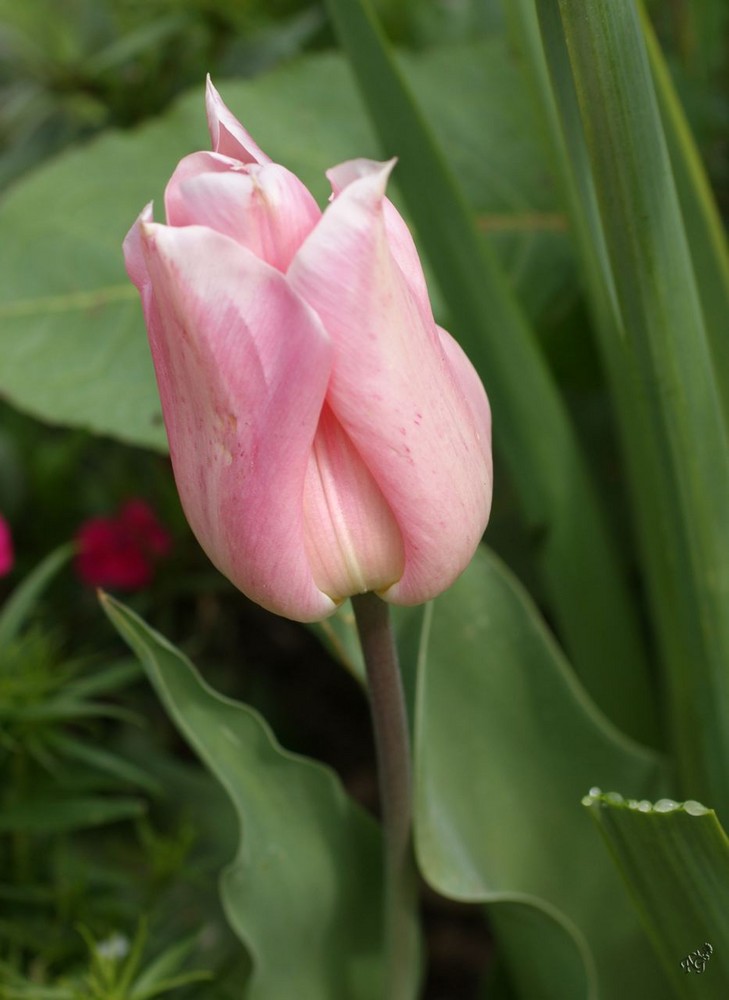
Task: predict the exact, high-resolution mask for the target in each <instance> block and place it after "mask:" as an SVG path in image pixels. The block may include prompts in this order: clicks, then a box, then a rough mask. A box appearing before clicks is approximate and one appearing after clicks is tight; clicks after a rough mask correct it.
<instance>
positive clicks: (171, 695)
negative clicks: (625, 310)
mask: <svg viewBox="0 0 729 1000" xmlns="http://www.w3.org/2000/svg"><path fill="white" fill-rule="evenodd" d="M102 605H103V607H104V610H105V611H106V613H107V615H108V616H109V618H110V620H111V622H112V623H113V624H114V626H115V627H116V628H117V629H118V631H119V633H120V634H121V635H122V637H123V638H124V639H125V640H126V642H127V643H128V644H129V645H130V646H131V648H132V649H133V650H134V651H135V653H136V654H137V655H138V656H139V658H140V660H141V661H142V663H143V665H144V667H145V670H146V671H147V674H148V676H149V679H150V681H151V682H152V684H153V685H154V687H155V689H156V690H157V693H158V695H159V697H160V699H161V701H162V703H163V704H164V705H165V708H166V709H167V711H168V712H169V714H170V716H171V718H172V719H173V720H174V722H175V724H176V725H177V727H178V728H179V730H180V732H181V733H182V734H183V736H184V737H185V739H186V740H187V741H188V742H189V743H190V745H191V746H192V747H193V749H194V750H195V751H196V753H198V755H199V756H200V757H201V759H202V760H203V761H204V762H205V764H206V765H207V767H208V768H209V769H210V770H211V771H212V773H213V774H214V775H215V776H216V777H217V778H218V780H219V781H220V782H221V784H222V785H223V787H224V788H225V790H226V792H227V793H228V795H229V796H230V799H231V801H232V802H233V804H234V806H235V808H236V811H237V813H238V817H239V820H240V825H241V839H240V845H239V850H238V854H237V857H236V859H235V861H234V862H233V863H232V864H231V865H230V867H229V868H228V869H226V871H225V873H224V875H223V878H222V897H223V903H224V906H225V909H226V913H227V916H228V920H229V922H230V924H231V927H232V928H233V930H234V931H235V932H236V934H237V935H238V937H239V938H240V939H241V941H242V942H243V943H244V944H245V945H246V947H247V948H248V950H249V951H250V954H251V957H252V959H253V965H254V970H253V974H252V978H251V981H250V984H249V986H248V992H247V994H246V995H247V996H250V997H251V1000H278V998H280V997H285V996H291V997H294V996H295V997H297V1000H341V997H343V996H347V997H351V998H352V1000H370V998H371V997H372V996H376V995H377V984H378V981H379V976H380V975H381V965H380V963H381V949H380V943H381V942H380V935H381V925H380V915H381V909H382V901H381V875H382V872H381V856H380V852H381V848H380V840H379V836H378V833H377V828H376V825H375V823H374V821H373V820H372V819H371V818H370V817H369V816H368V815H367V814H366V813H365V812H364V811H363V810H361V809H360V808H359V807H358V806H356V805H355V804H354V803H353V802H352V801H350V800H349V799H348V798H347V797H346V795H345V794H344V792H343V790H342V788H341V786H340V784H339V782H338V780H337V778H336V777H335V776H334V774H333V773H332V772H331V771H330V770H329V769H328V768H326V767H323V766H322V765H320V764H317V763H315V762H313V761H310V760H307V759H305V758H303V757H300V756H297V755H295V754H291V753H288V752H287V751H285V750H283V749H282V748H281V747H280V746H279V745H278V743H277V742H276V740H275V738H274V737H273V734H272V733H271V731H270V729H269V728H268V726H267V725H266V723H265V722H264V720H263V719H262V718H261V717H260V716H259V715H258V714H257V713H256V712H254V711H253V710H252V709H251V708H249V707H248V706H246V705H242V704H239V703H236V702H234V701H231V700H230V699H228V698H224V697H222V696H220V695H218V694H216V693H215V692H214V691H212V690H211V689H210V688H209V687H208V686H207V685H206V684H205V683H204V682H203V681H202V680H201V678H200V676H199V675H198V674H197V672H196V671H195V669H194V668H193V666H192V664H191V663H190V662H189V660H187V659H186V658H185V657H184V656H183V655H182V654H181V653H180V652H179V651H178V650H176V649H175V648H174V647H173V646H172V645H171V644H170V643H169V642H167V640H166V639H164V638H163V637H162V636H160V635H159V634H158V633H157V632H154V631H153V630H152V629H150V628H149V626H147V625H146V624H145V623H144V622H143V621H142V620H141V619H140V618H139V617H138V616H137V615H135V614H134V613H133V612H132V611H130V610H129V609H128V608H126V607H125V606H124V605H123V604H121V603H119V602H118V601H116V600H114V599H113V598H112V597H109V596H108V595H104V596H103V598H102Z"/></svg>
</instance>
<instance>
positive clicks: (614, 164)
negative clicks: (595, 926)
mask: <svg viewBox="0 0 729 1000" xmlns="http://www.w3.org/2000/svg"><path fill="white" fill-rule="evenodd" d="M556 3H557V0H539V4H538V6H539V8H540V10H541V11H543V12H544V13H545V16H546V17H549V18H550V19H551V20H552V21H554V19H555V16H556V10H557V7H556ZM559 11H560V12H561V16H562V23H563V26H564V32H565V36H566V40H567V44H568V48H569V56H570V60H571V66H572V73H573V75H574V81H575V88H576V92H577V98H578V102H579V108H580V113H581V118H582V125H583V128H584V134H585V140H586V145H587V150H588V153H589V159H590V169H591V172H592V177H593V179H594V184H595V191H596V194H597V203H598V206H599V210H600V219H601V224H602V227H603V231H604V234H605V246H606V248H607V254H608V258H609V262H610V269H611V274H612V280H613V282H614V289H615V298H616V302H617V306H618V308H619V313H620V317H621V320H622V330H623V331H624V336H625V340H624V343H623V344H621V345H620V350H621V355H622V359H623V365H624V367H625V370H626V377H628V378H629V379H630V380H631V382H632V389H633V400H632V402H631V403H630V406H631V409H632V410H634V411H635V412H637V413H638V414H639V426H638V435H639V438H640V440H641V454H640V459H641V462H642V466H641V467H638V466H637V465H636V463H633V465H632V468H631V475H632V478H633V480H634V481H633V493H634V497H635V498H636V504H637V507H638V510H639V511H640V527H641V537H642V542H643V555H644V559H645V563H646V570H647V576H648V581H649V589H650V595H649V596H650V598H651V603H652V611H653V616H654V620H655V624H656V626H657V632H658V638H659V641H660V646H661V651H662V654H663V658H664V662H665V664H666V668H667V669H666V673H667V678H668V682H667V686H668V692H669V724H670V729H671V735H672V741H673V743H674V746H675V750H676V760H677V766H678V769H679V774H680V777H681V780H682V788H683V789H684V792H685V794H687V795H692V796H694V795H695V796H697V797H700V798H702V799H703V800H704V801H708V802H709V803H710V804H711V805H713V806H715V807H716V808H717V810H718V811H719V812H720V814H721V812H722V810H725V809H729V715H728V714H727V713H728V711H729V672H728V671H727V669H726V665H727V663H728V662H729V504H727V497H729V436H728V433H727V425H726V423H725V420H724V411H723V407H722V399H721V393H720V391H719V387H718V383H717V376H716V374H715V371H714V368H713V358H712V354H711V350H710V345H709V337H708V334H707V327H706V323H705V320H704V314H703V311H702V305H701V300H700V297H699V294H698V291H697V285H696V281H695V275H694V266H693V262H692V259H691V255H690V246H689V242H688V240H687V237H686V232H685V229H684V224H683V218H682V215H681V206H680V203H679V200H678V196H677V192H676V186H675V182H674V177H673V171H672V167H671V162H670V158H669V153H668V147H667V143H666V141H665V136H664V133H663V129H662V123H661V119H660V114H659V109H658V102H657V99H656V95H655V91H654V88H653V82H652V78H651V71H650V65H649V60H648V56H647V52H646V46H645V41H644V38H643V33H642V29H641V25H640V21H639V18H638V14H637V10H636V7H635V4H634V3H633V0H613V2H611V3H609V4H605V3H602V2H597V0H579V2H577V0H560V2H559ZM549 37H550V38H552V37H554V36H549ZM698 719H700V720H701V724H700V725H699V724H697V720H698Z"/></svg>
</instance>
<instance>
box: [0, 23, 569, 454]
mask: <svg viewBox="0 0 729 1000" xmlns="http://www.w3.org/2000/svg"><path fill="white" fill-rule="evenodd" d="M454 54H457V58H454ZM405 70H406V72H407V73H408V75H409V76H411V77H412V78H413V80H414V81H415V84H416V86H417V88H418V90H419V92H422V94H423V99H424V101H425V103H426V104H427V105H428V106H429V107H432V110H433V115H434V117H435V119H436V120H437V121H438V122H439V123H440V125H441V127H442V129H443V132H444V135H445V136H446V139H447V141H448V142H449V143H450V144H451V145H452V146H453V150H454V154H453V155H454V162H455V163H456V164H457V165H458V168H459V172H460V173H461V175H462V177H463V180H464V184H465V185H466V188H467V190H468V192H469V195H470V196H471V197H472V199H473V203H474V205H475V207H476V208H477V210H478V211H479V213H480V217H481V219H482V222H483V224H484V226H486V227H488V228H493V229H494V230H495V236H494V238H495V239H497V240H498V244H499V247H500V249H501V251H502V252H503V254H504V256H505V260H506V261H507V263H508V265H509V267H510V270H511V272H512V274H513V275H514V277H515V279H516V280H518V282H519V283H520V286H521V287H523V288H524V289H525V290H526V289H530V290H531V301H532V302H533V304H534V305H533V308H534V309H535V310H537V311H538V310H539V308H541V307H543V306H544V305H545V303H546V302H548V301H549V296H550V295H554V293H555V291H557V290H559V288H561V287H563V286H564V283H565V281H566V280H567V278H568V276H569V274H570V268H571V265H570V263H569V260H568V257H567V256H566V255H565V253H564V252H563V251H560V246H561V247H564V246H565V245H566V241H565V239H564V234H563V233H560V232H557V233H554V232H552V231H551V230H550V229H549V227H548V226H547V227H546V228H545V227H544V226H543V225H542V220H543V219H547V220H549V218H551V217H552V216H553V214H554V212H553V205H552V204H551V203H550V202H549V200H548V199H547V198H546V197H545V195H544V194H543V191H544V190H545V184H544V178H543V175H542V171H541V169H540V167H539V161H538V157H537V156H536V150H537V144H536V140H534V139H533V138H531V137H532V136H533V135H534V131H535V126H534V124H533V122H532V121H531V120H530V118H529V114H528V105H527V102H526V100H525V99H524V94H523V90H522V88H521V87H520V83H519V77H518V75H517V73H516V71H515V69H514V67H513V66H512V65H511V63H510V61H509V58H508V53H507V49H506V45H505V43H504V40H503V39H501V38H499V37H494V38H492V39H489V40H487V41H486V42H484V43H480V44H478V45H467V46H463V47H459V48H458V49H449V50H448V52H447V53H444V54H441V53H438V52H434V53H426V54H424V55H422V56H419V57H417V58H411V59H410V60H408V62H407V65H406V66H405ZM218 82H220V81H218ZM220 89H221V91H222V94H223V97H224V99H225V100H226V101H227V102H228V103H229V105H230V106H231V108H232V110H233V111H234V112H235V113H236V114H238V115H239V116H240V118H241V119H242V120H243V121H244V123H245V125H246V126H247V128H248V129H249V130H250V131H251V132H252V133H253V134H254V135H255V136H256V138H257V140H258V142H259V143H260V144H261V145H262V147H263V148H265V149H266V152H267V153H269V155H271V156H272V157H274V158H275V159H276V160H278V162H281V163H284V164H285V165H286V166H287V167H289V168H290V169H291V170H293V171H294V172H296V173H297V174H298V175H299V176H300V177H301V178H302V180H303V181H304V182H305V183H306V184H307V185H308V186H309V187H310V188H311V190H312V191H313V192H314V194H315V196H316V197H317V198H318V199H319V200H320V202H321V203H325V201H326V198H327V196H328V194H329V185H328V182H327V181H326V178H325V176H324V172H325V170H326V169H328V168H329V167H330V166H333V165H334V164H335V163H338V162H341V161H343V160H348V159H352V158H353V157H356V156H372V157H376V156H377V155H378V147H377V143H376V141H375V138H374V136H373V135H372V132H371V130H370V128H369V126H368V125H367V121H366V117H365V114H364V112H363V109H362V107H361V104H360V103H359V99H358V97H357V93H356V90H355V87H354V85H353V81H352V78H351V75H350V73H349V70H348V68H347V65H346V62H345V60H344V59H343V58H341V57H340V56H338V55H335V54H326V55H318V56H312V57H309V58H306V59H300V60H298V61H296V62H293V63H292V64H290V65H289V66H286V67H283V68H281V69H279V70H277V71H275V72H273V73H271V74H268V75H266V76H262V77H259V78H257V79H254V80H249V81H243V82H240V81H239V82H228V81H223V82H222V83H221V84H220ZM204 107H205V106H204V92H203V88H202V81H201V86H200V88H196V89H195V90H194V91H193V92H192V93H190V94H189V95H187V96H185V97H183V98H182V99H181V100H180V101H178V102H177V103H176V104H174V105H173V106H172V108H171V109H170V110H169V111H168V112H167V113H166V114H165V115H164V116H163V117H161V118H160V119H158V120H155V121H153V122H150V123H147V124H145V125H144V126H142V127H140V128H138V129H136V130H133V131H128V132H108V133H105V134H103V135H102V136H101V137H99V138H98V139H96V140H94V141H92V142H89V143H88V144H86V145H85V146H84V147H83V148H82V149H78V150H73V151H69V152H66V153H64V154H62V155H60V156H59V157H57V158H56V159H55V160H54V161H52V162H50V163H49V164H48V165H46V166H43V167H41V168H40V169H38V170H37V171H36V172H35V173H34V174H32V175H31V176H30V177H29V178H28V179H27V180H24V181H22V182H19V183H17V184H16V185H15V186H14V188H12V189H11V190H10V191H9V192H8V193H7V194H5V196H4V199H3V203H2V206H0V229H2V232H3V234H4V238H3V240H2V242H1V243H0V353H1V354H2V358H3V364H2V366H1V368H0V391H1V392H2V393H3V395H4V396H5V397H6V398H7V399H8V400H10V401H11V402H12V403H14V404H15V405H17V406H18V407H19V408H21V409H24V410H26V411H28V412H30V413H31V414H33V415H35V416H38V417H41V418H42V419H45V420H48V421H50V422H52V423H60V424H67V425H70V426H81V427H85V428H88V429H90V430H92V431H94V432H97V433H104V434H110V435H112V436H114V437H117V438H120V439H122V440H124V441H128V442H130V443H133V444H139V445H143V446H146V447H153V448H159V449H165V448H166V437H165V433H164V428H163V425H162V418H161V412H160V406H159V400H158V397H157V390H156V386H155V381H154V374H153V371H152V365H151V361H150V358H149V349H148V347H147V339H146V335H145V332H144V324H143V321H142V314H141V309H140V306H139V300H138V295H137V292H136V290H135V289H134V287H133V286H132V285H131V283H130V282H129V280H128V279H127V276H126V274H125V271H124V264H123V259H122V254H121V243H122V240H123V238H124V236H125V234H126V233H127V231H128V230H129V228H130V227H131V225H132V223H133V222H134V220H135V219H136V217H137V216H138V214H139V212H140V211H141V209H142V208H143V206H144V205H145V204H147V203H148V202H149V201H150V200H154V202H155V211H156V217H157V218H158V219H162V217H163V202H162V191H163V189H164V185H165V183H166V182H167V180H168V179H169V177H170V175H171V173H172V171H173V169H174V167H175V165H176V163H177V161H178V160H179V159H181V158H182V157H183V156H185V155H186V154H187V153H190V152H192V151H194V150H196V149H207V148H209V146H210V140H209V137H208V135H207V131H206V126H205V110H204ZM473 120H478V121H480V122H482V123H488V125H489V128H488V134H484V135H483V136H481V135H478V134H476V135H474V134H473V132H472V128H471V122H472V121H473ZM466 140H467V141H466ZM489 150H491V157H490V158H487V156H486V153H487V152H488V151H489ZM486 163H489V169H488V170H484V164H486ZM505 177H509V183H508V184H505V183H504V178H505ZM512 219H513V220H514V223H513V225H512V224H511V220H512Z"/></svg>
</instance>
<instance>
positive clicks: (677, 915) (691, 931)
mask: <svg viewBox="0 0 729 1000" xmlns="http://www.w3.org/2000/svg"><path fill="white" fill-rule="evenodd" d="M583 803H584V805H586V806H587V807H588V809H589V811H590V814H591V816H592V818H593V819H594V820H595V822H596V823H597V825H598V827H599V828H600V832H601V833H602V835H603V836H604V838H605V840H606V841H607V844H608V847H609V848H610V851H611V853H612V855H613V858H614V860H615V862H616V864H617V865H618V868H619V869H620V872H621V874H622V876H623V878H624V879H625V881H626V883H627V885H628V888H629V890H630V892H631V895H632V896H633V900H634V902H635V904H636V906H637V908H638V910H639V912H640V914H641V916H642V918H643V922H644V924H645V926H646V929H647V930H648V932H649V935H650V937H651V940H652V941H653V944H654V946H655V948H656V951H657V953H658V955H659V956H660V958H661V959H662V961H663V964H664V967H665V969H666V971H667V973H668V975H669V977H670V978H671V980H672V982H673V986H674V988H675V995H676V997H681V998H687V1000H690V998H692V997H697V998H699V997H700V998H701V1000H723V998H724V997H726V995H727V983H729V840H727V836H726V834H725V833H724V830H723V829H722V827H721V825H720V824H719V822H718V820H717V818H716V814H715V813H714V812H713V811H711V810H708V809H705V808H704V806H702V805H700V804H699V803H698V802H684V803H683V804H681V805H679V804H677V803H675V802H671V801H670V800H668V799H663V800H661V801H660V802H657V803H656V804H655V805H652V804H651V803H650V802H648V801H643V802H637V801H634V800H633V801H627V802H626V801H625V800H624V799H623V798H622V796H620V795H616V794H614V793H608V794H606V795H603V794H601V793H600V792H599V790H597V789H595V791H594V793H591V794H590V795H588V796H586V797H585V799H584V800H583ZM707 942H708V944H709V945H710V946H711V949H712V951H711V954H710V957H709V959H708V961H706V962H705V964H704V963H703V962H701V961H700V960H699V961H698V965H697V964H696V963H695V962H689V963H687V962H686V960H687V959H688V958H689V956H691V955H692V954H693V953H695V952H696V951H697V949H701V950H704V946H705V943H707ZM695 957H696V958H697V959H698V956H695ZM682 963H685V964H684V965H682ZM687 965H688V966H693V967H690V968H688V970H687Z"/></svg>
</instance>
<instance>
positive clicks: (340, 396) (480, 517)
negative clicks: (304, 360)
mask: <svg viewBox="0 0 729 1000" xmlns="http://www.w3.org/2000/svg"><path fill="white" fill-rule="evenodd" d="M390 169H391V165H390V164H385V165H383V166H381V168H380V170H379V171H378V172H370V173H368V174H367V175H366V176H363V177H360V178H358V179H355V180H353V181H351V183H349V184H348V185H347V186H346V187H345V188H344V189H343V190H342V191H341V193H340V194H339V195H338V196H337V197H336V198H335V199H334V201H333V202H332V203H331V204H330V205H329V207H328V208H327V210H326V211H325V213H324V215H323V216H322V219H321V222H320V223H319V224H318V225H317V227H316V228H315V229H314V231H313V232H312V234H311V235H310V236H309V237H308V239H307V240H306V241H305V242H304V244H303V245H302V247H301V249H300V250H299V252H298V253H297V255H296V256H295V257H294V260H293V262H292V264H291V267H290V268H289V272H288V277H289V280H290V283H291V285H292V287H293V288H294V289H295V290H296V291H297V292H298V293H299V295H300V296H301V297H302V298H303V299H304V300H305V301H307V302H308V303H309V304H310V305H311V306H312V308H313V309H314V310H315V311H316V312H317V314H318V315H319V317H320V318H321V320H322V322H323V324H324V327H325V328H326V330H327V332H328V333H329V335H330V336H331V338H332V341H333V344H334V352H335V353H334V364H333V369H332V376H331V381H330V384H329V388H328V390H327V403H328V404H329V406H330V407H331V409H332V411H333V413H334V414H335V416H336V418H337V420H338V421H339V422H340V424H341V425H342V427H343V429H344V432H345V433H346V435H347V436H348V438H349V439H350V441H351V442H352V445H353V446H354V448H355V449H356V450H357V452H358V453H359V455H360V457H361V458H362V460H363V462H364V463H365V465H366V466H367V468H368V469H369V471H370V473H371V474H372V476H373V478H374V480H375V481H376V482H377V484H378V486H379V488H380V490H381V491H382V494H383V495H384V497H385V498H386V500H387V502H388V504H389V506H390V508H391V510H392V512H393V514H394V516H395V519H396V520H397V524H398V526H399V529H400V532H401V534H402V537H403V543H404V547H405V570H404V573H403V576H402V578H401V579H400V580H399V581H398V582H397V583H396V584H395V585H394V586H392V587H390V588H389V589H388V590H387V591H385V592H384V593H383V596H384V597H385V598H386V599H388V600H392V601H393V602H395V603H402V604H415V603H419V602H421V601H424V600H428V599H430V598H431V597H433V596H434V595H435V594H436V593H439V592H440V591H441V590H443V589H444V588H445V587H446V586H448V585H449V584H450V583H451V582H452V581H453V580H454V579H455V578H456V576H458V574H459V573H460V572H462V570H463V569H464V568H465V566H466V565H467V563H468V561H469V560H470V558H471V556H472V554H473V552H474V550H475V548H476V545H477V544H478V541H479V539H480V536H481V533H482V531H483V529H484V527H485V525H486V521H487V519H488V512H489V508H490V502H491V464H490V455H489V441H490V423H489V422H488V421H487V418H486V415H487V413H488V410H487V405H486V404H484V403H481V404H476V402H475V400H476V396H477V392H476V388H475V380H477V377H476V376H475V373H474V375H473V377H472V378H470V379H464V377H463V370H462V368H463V366H462V363H461V362H460V360H458V356H457V353H456V352H455V351H452V350H450V349H447V348H445V347H444V345H443V342H442V340H441V337H440V336H439V334H438V331H437V329H436V326H435V323H434V321H433V320H432V317H431V318H430V319H429V318H428V316H426V315H425V314H424V310H423V308H422V303H421V302H419V301H418V296H417V295H416V292H415V291H414V289H413V286H412V284H411V282H410V281H409V280H408V279H407V277H406V275H405V273H404V270H403V269H401V267H400V265H399V263H398V261H397V259H396V257H395V253H394V251H393V248H392V246H391V244H390V234H389V231H388V226H387V221H386V217H385V209H384V204H383V203H384V193H385V187H386V183H387V176H388V174H389V172H390ZM393 245H394V244H393ZM428 312H429V310H428ZM454 359H455V360H454ZM478 393H480V394H482V395H483V397H484V399H485V393H484V391H483V388H482V387H480V388H479V390H478Z"/></svg>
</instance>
